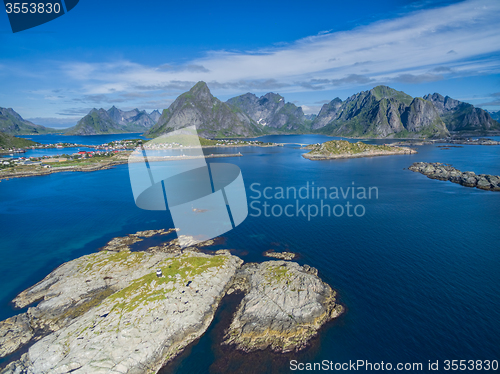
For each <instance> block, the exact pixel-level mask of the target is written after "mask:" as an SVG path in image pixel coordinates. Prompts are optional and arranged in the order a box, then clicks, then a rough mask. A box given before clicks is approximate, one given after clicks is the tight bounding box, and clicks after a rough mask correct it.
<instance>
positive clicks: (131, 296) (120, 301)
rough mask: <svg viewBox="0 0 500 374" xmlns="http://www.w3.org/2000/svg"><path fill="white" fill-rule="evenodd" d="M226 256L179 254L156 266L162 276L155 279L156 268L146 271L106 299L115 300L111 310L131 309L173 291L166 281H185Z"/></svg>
mask: <svg viewBox="0 0 500 374" xmlns="http://www.w3.org/2000/svg"><path fill="white" fill-rule="evenodd" d="M226 259H227V257H225V256H213V257H198V256H191V257H188V256H180V257H176V258H171V259H168V260H166V261H165V262H164V263H163V264H162V265H161V266H159V268H160V269H161V271H162V273H163V277H162V278H158V277H157V276H156V269H153V270H152V271H151V273H150V274H147V275H145V276H143V277H141V278H139V279H136V280H135V281H133V282H132V283H131V284H130V285H129V286H128V287H126V288H124V289H123V290H120V291H118V292H116V293H115V294H113V295H111V296H110V297H109V300H110V301H111V302H116V304H115V306H114V307H113V309H119V310H121V311H122V312H129V311H132V310H134V309H136V308H137V307H139V306H141V305H143V304H144V303H150V302H154V301H158V300H164V299H166V294H167V293H168V292H170V291H172V290H173V287H172V288H168V289H167V288H166V286H167V284H168V283H169V282H176V281H177V280H178V279H179V280H181V281H182V282H183V283H184V282H187V281H188V280H189V279H190V278H192V277H194V276H195V275H198V274H201V273H203V272H205V271H206V270H208V269H210V268H214V267H218V266H221V265H223V264H224V263H225V261H226ZM172 286H173V285H172Z"/></svg>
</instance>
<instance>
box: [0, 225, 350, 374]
mask: <svg viewBox="0 0 500 374" xmlns="http://www.w3.org/2000/svg"><path fill="white" fill-rule="evenodd" d="M173 230H175V229H170V230H168V231H165V230H164V229H162V230H147V231H141V232H137V233H135V234H130V235H128V236H125V237H118V238H114V239H112V240H111V241H110V242H108V244H107V245H106V246H105V247H104V248H102V249H99V250H98V251H97V252H94V253H91V254H88V255H84V256H82V257H78V258H76V259H74V260H71V261H68V262H66V263H64V264H62V265H61V266H59V267H58V268H56V269H55V270H54V271H52V272H51V273H50V274H48V275H47V276H46V277H45V278H44V279H43V280H41V281H40V282H38V283H37V284H35V285H33V286H32V287H30V288H28V289H26V290H25V291H23V292H21V293H20V294H19V295H17V296H16V297H15V298H14V300H13V303H14V305H15V306H16V307H17V308H25V307H26V306H30V305H32V307H31V308H29V309H28V311H27V312H25V313H21V314H18V315H15V316H13V317H10V318H8V319H7V320H5V321H0V331H1V332H3V334H0V341H1V342H2V345H0V346H1V347H2V349H1V350H0V353H1V355H2V357H6V358H7V361H6V362H5V364H6V365H7V366H6V367H5V369H4V370H2V372H3V373H17V372H18V371H19V370H21V371H23V370H27V371H29V370H32V371H35V372H37V371H40V370H44V371H45V370H57V369H60V370H63V371H64V370H66V369H68V370H70V371H72V370H77V369H80V368H81V369H87V370H90V371H91V369H92V368H95V367H98V366H99V365H100V363H102V362H106V363H107V364H110V365H112V364H115V365H116V364H117V362H116V360H117V359H118V360H119V363H120V365H123V366H124V369H127V370H126V371H128V370H135V371H134V372H146V371H145V370H144V368H148V369H149V370H153V371H155V372H156V371H158V370H160V369H162V368H163V369H165V368H166V367H167V368H168V366H169V365H168V364H169V363H170V362H171V361H172V360H173V359H174V358H175V357H177V356H179V354H181V353H182V352H184V351H185V348H186V347H187V346H188V345H190V344H192V343H193V342H195V341H197V340H198V339H199V338H200V337H201V336H202V335H203V334H204V333H205V332H206V331H207V329H208V328H210V327H211V326H213V319H214V316H215V314H216V313H217V312H218V311H219V310H220V304H221V302H222V300H223V298H224V297H226V296H228V295H232V294H239V293H242V294H243V297H242V298H241V299H240V300H239V303H238V304H239V307H238V308H237V310H236V311H233V312H232V313H230V315H229V316H227V319H228V320H226V321H225V322H227V324H228V325H229V326H230V330H229V331H228V332H227V333H225V334H224V336H223V337H221V339H218V340H217V344H219V345H221V347H223V346H227V345H229V346H232V347H234V348H235V349H236V350H237V351H240V352H241V353H242V354H246V352H254V351H267V350H270V352H277V353H287V352H295V351H299V350H301V349H303V348H305V347H306V346H308V345H309V342H310V340H311V339H312V338H313V337H315V336H317V335H318V333H319V331H320V329H321V328H322V327H323V326H324V325H325V324H326V323H327V322H329V321H331V320H333V319H335V318H337V317H338V316H340V315H341V314H343V312H344V310H345V309H344V307H343V306H342V305H341V304H338V303H337V302H336V295H337V293H336V291H335V290H334V289H332V288H331V286H329V285H328V284H327V283H325V282H324V281H323V280H322V279H321V278H320V277H319V276H318V271H317V270H316V269H315V268H312V267H309V266H308V265H303V266H301V265H299V264H297V263H295V262H288V261H287V262H285V261H264V262H259V263H255V262H250V263H244V261H243V260H241V259H240V258H239V257H238V256H236V255H234V254H232V253H231V252H230V251H229V250H227V249H222V250H217V251H211V252H210V253H206V252H207V251H205V248H207V249H210V246H211V245H213V244H214V242H213V241H212V240H210V241H207V242H201V243H197V244H195V243H196V242H195V241H194V242H193V241H192V239H194V238H192V237H189V236H183V235H181V236H179V237H178V238H177V239H173V240H165V241H164V242H163V244H162V245H160V246H155V247H148V248H147V249H145V250H143V251H134V250H133V248H132V245H133V244H134V243H136V242H139V241H142V240H145V238H149V237H152V236H161V235H168V234H169V233H170V232H171V231H173ZM182 243H188V244H186V245H187V248H183V246H182ZM156 269H161V270H156ZM185 269H187V270H185ZM158 271H160V275H158ZM162 272H163V274H162ZM145 285H146V287H145ZM299 286H300V288H302V289H299ZM284 293H286V295H287V297H286V298H283V295H284ZM75 298H76V299H77V300H80V301H79V302H78V303H77V304H75V303H73V302H71V301H74V300H75ZM40 300H41V301H40ZM35 303H36V304H35ZM255 303H259V305H260V307H259V308H258V310H254V311H253V312H251V313H247V312H246V310H247V309H248V308H247V307H246V306H247V305H255ZM280 311H281V313H280ZM270 321H273V326H274V327H273V330H272V331H270V330H269V322H270ZM243 326H251V328H247V327H245V328H243ZM117 329H118V330H120V329H125V330H124V331H126V335H127V337H129V338H127V339H123V338H119V337H118V336H117V334H116V331H117ZM96 334H97V335H96ZM42 338H43V339H42ZM89 346H91V347H93V349H97V350H98V352H99V353H98V355H92V356H89V355H88V347H89ZM61 347H67V348H68V349H67V350H66V349H64V350H63V351H64V352H63V351H61V350H60V349H59V348H61ZM69 347H71V348H69ZM137 348H139V349H137ZM20 351H24V352H27V353H23V354H22V356H21V357H20V358H19V356H18V355H17V353H19V352H20ZM47 351H51V352H53V354H52V356H51V357H46V352H47ZM117 352H118V353H117ZM118 357H133V359H132V360H125V361H123V360H121V359H119V358H118ZM75 363H78V364H77V365H75ZM68 365H69V366H71V367H69V366H68ZM2 366H3V365H2ZM112 366H114V365H112ZM99 367H100V366H99Z"/></svg>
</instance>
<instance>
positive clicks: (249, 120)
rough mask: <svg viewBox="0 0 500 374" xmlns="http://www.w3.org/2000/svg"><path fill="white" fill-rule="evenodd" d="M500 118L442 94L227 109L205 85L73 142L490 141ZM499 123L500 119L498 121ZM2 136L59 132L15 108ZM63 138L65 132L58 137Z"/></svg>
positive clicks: (110, 113) (280, 100) (91, 126)
mask: <svg viewBox="0 0 500 374" xmlns="http://www.w3.org/2000/svg"><path fill="white" fill-rule="evenodd" d="M499 114H500V112H495V113H492V114H491V115H490V113H488V112H487V111H485V110H483V109H480V108H476V107H474V106H473V105H471V104H468V103H465V102H462V101H459V100H455V99H452V98H450V97H449V96H442V95H440V94H438V93H434V94H428V95H425V96H424V97H412V96H410V95H408V94H406V93H404V92H402V91H397V90H395V89H393V88H390V87H387V86H377V87H374V88H372V89H371V90H368V91H362V92H359V93H357V94H355V95H352V96H351V97H349V98H347V99H346V100H345V101H342V100H341V99H340V98H338V97H337V98H335V99H333V100H332V101H330V102H329V103H327V104H325V105H323V107H322V108H321V110H320V112H319V113H318V115H305V114H304V112H303V110H302V108H301V107H298V106H296V105H295V104H293V103H289V102H286V101H285V99H284V97H283V96H281V95H279V94H276V93H272V92H270V93H267V94H265V95H263V96H261V97H257V96H256V95H254V94H252V93H246V94H244V95H240V96H236V97H233V98H231V99H229V100H227V101H226V102H222V101H220V100H219V99H217V98H216V97H214V96H213V95H212V94H211V92H210V89H209V88H208V86H207V84H206V83H205V82H198V83H197V84H195V85H194V86H193V87H192V88H191V89H190V90H189V91H187V92H185V93H183V94H181V95H180V96H179V97H177V99H176V100H175V101H174V102H173V103H172V104H171V105H170V106H169V107H168V108H167V109H164V110H163V112H162V113H161V114H160V112H159V111H158V110H155V111H153V112H151V113H149V114H148V113H147V112H146V111H144V110H143V111H140V110H139V109H134V110H130V111H123V110H120V109H118V108H116V107H115V106H113V107H111V108H110V109H109V110H104V109H102V108H101V109H95V108H94V109H92V110H91V111H90V112H89V113H88V114H87V115H86V116H85V117H83V118H82V119H81V120H80V121H78V123H77V124H76V126H73V127H70V128H69V129H66V130H64V133H65V134H67V135H95V134H115V133H131V132H133V133H137V132H140V133H143V134H144V136H147V137H150V138H152V137H156V136H159V135H161V134H164V133H167V132H170V131H173V130H177V129H180V128H183V127H187V126H193V125H195V126H196V127H197V129H198V133H199V135H200V136H203V137H206V138H220V137H252V136H261V135H268V134H308V133H320V134H326V135H333V136H344V137H359V138H442V137H447V136H449V135H450V133H451V134H468V135H470V134H472V135H480V136H484V135H488V134H493V133H494V132H498V131H500V124H499V123H498V122H497V121H496V120H495V119H498V117H499ZM492 117H495V118H492ZM0 131H2V132H5V133H7V134H10V135H21V134H44V133H51V132H56V130H55V129H50V128H46V127H43V126H39V125H35V124H33V123H31V122H29V121H25V120H24V119H22V117H21V116H20V115H19V114H17V113H16V112H15V111H14V110H12V109H5V108H0ZM58 132H60V130H59V131H58Z"/></svg>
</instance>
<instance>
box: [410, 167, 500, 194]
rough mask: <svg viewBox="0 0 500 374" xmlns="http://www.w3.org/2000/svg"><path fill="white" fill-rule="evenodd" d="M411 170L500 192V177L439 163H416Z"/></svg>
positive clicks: (468, 185) (443, 179) (432, 177)
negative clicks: (461, 169)
mask: <svg viewBox="0 0 500 374" xmlns="http://www.w3.org/2000/svg"><path fill="white" fill-rule="evenodd" d="M408 169H409V170H411V171H414V172H418V173H421V174H423V175H425V176H427V177H428V178H431V179H438V180H442V181H450V182H453V183H458V184H461V185H462V186H466V187H477V188H480V189H482V190H488V191H500V176H498V175H489V174H479V175H476V173H474V172H472V171H465V172H462V171H460V170H458V169H456V168H454V167H453V166H451V165H448V164H442V163H439V162H434V163H429V162H415V163H414V164H412V165H411V166H410V167H409V168H408Z"/></svg>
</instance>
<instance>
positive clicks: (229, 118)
mask: <svg viewBox="0 0 500 374" xmlns="http://www.w3.org/2000/svg"><path fill="white" fill-rule="evenodd" d="M187 126H196V129H197V130H198V134H199V135H200V136H203V137H208V138H214V137H228V136H251V135H262V134H263V130H262V128H263V126H262V125H260V124H258V123H256V122H255V121H253V120H252V119H251V118H250V117H248V115H246V114H245V113H244V112H242V111H241V110H239V109H237V108H235V107H231V106H229V105H228V104H226V103H223V102H221V101H220V100H219V99H217V98H216V97H214V96H213V95H212V94H211V92H210V90H209V89H208V86H207V84H206V83H205V82H198V83H197V84H196V85H194V86H193V88H191V89H190V90H189V91H188V92H185V93H183V94H182V95H180V96H179V97H178V98H177V99H175V101H174V102H173V103H172V105H170V107H169V108H168V109H165V110H164V111H163V113H162V115H161V117H160V119H159V120H158V123H157V124H156V125H155V126H153V127H152V128H151V129H150V130H149V131H147V132H146V133H145V134H144V135H145V136H147V137H157V136H160V135H163V134H165V133H168V132H171V131H173V130H178V129H181V128H184V127H187Z"/></svg>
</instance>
